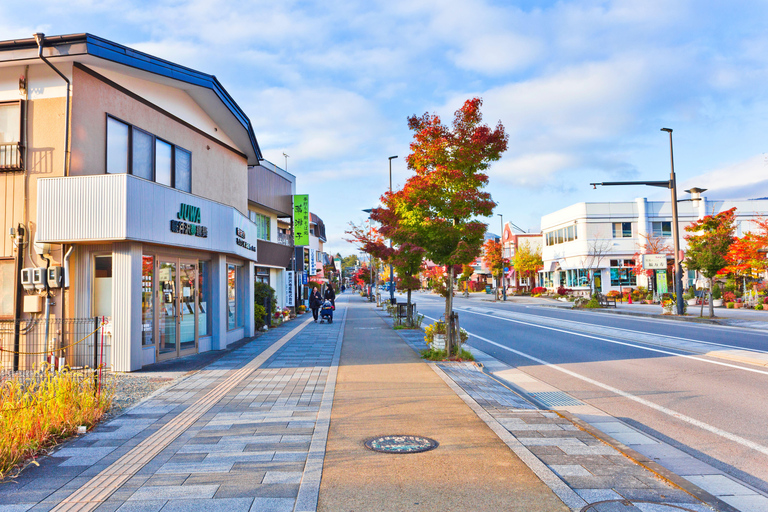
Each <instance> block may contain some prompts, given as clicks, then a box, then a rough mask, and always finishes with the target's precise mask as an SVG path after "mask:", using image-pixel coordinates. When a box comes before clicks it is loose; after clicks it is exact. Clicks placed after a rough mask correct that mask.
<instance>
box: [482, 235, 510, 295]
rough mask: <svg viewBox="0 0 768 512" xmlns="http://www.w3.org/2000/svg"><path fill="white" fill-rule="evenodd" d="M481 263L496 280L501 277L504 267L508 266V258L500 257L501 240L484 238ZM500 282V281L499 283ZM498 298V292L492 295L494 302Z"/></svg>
mask: <svg viewBox="0 0 768 512" xmlns="http://www.w3.org/2000/svg"><path fill="white" fill-rule="evenodd" d="M483 265H485V268H487V269H488V270H490V271H491V275H492V276H493V277H495V278H496V280H497V281H499V280H500V279H501V276H502V274H503V273H504V267H508V266H509V259H507V258H504V257H502V252H501V242H497V241H496V240H486V241H485V243H484V244H483ZM499 284H500V283H499ZM497 299H498V294H495V295H494V296H493V300H494V302H496V300H497Z"/></svg>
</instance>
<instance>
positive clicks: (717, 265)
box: [685, 208, 736, 318]
mask: <svg viewBox="0 0 768 512" xmlns="http://www.w3.org/2000/svg"><path fill="white" fill-rule="evenodd" d="M735 216H736V208H731V209H730V210H726V211H724V212H720V213H718V214H717V215H707V216H706V217H704V218H703V219H699V220H697V221H696V222H694V223H693V224H691V225H690V226H686V228H685V230H686V231H687V232H689V233H691V234H690V235H686V236H685V240H686V241H687V242H688V251H687V253H686V255H685V266H686V267H687V268H688V269H690V270H697V271H699V272H701V274H702V275H703V276H704V277H706V278H707V279H709V280H710V283H711V282H712V279H713V278H714V277H715V276H716V275H717V274H718V273H719V272H720V271H721V270H723V269H725V268H726V267H728V265H729V263H730V262H729V261H728V258H727V255H728V249H730V247H731V244H732V243H733V242H734V240H735V237H734V236H733V233H734V231H735V230H736V228H735V226H734V224H733V219H734V217H735ZM714 316H715V310H714V307H713V305H712V287H711V286H710V287H709V318H713V317H714Z"/></svg>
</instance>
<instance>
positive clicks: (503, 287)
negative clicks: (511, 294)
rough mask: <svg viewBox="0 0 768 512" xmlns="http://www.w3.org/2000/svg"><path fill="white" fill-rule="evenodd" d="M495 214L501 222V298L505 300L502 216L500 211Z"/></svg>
mask: <svg viewBox="0 0 768 512" xmlns="http://www.w3.org/2000/svg"><path fill="white" fill-rule="evenodd" d="M496 215H498V216H499V220H500V222H501V239H500V242H501V297H502V300H507V287H506V283H505V282H504V274H505V273H506V272H505V271H504V216H503V215H502V214H500V213H497V214H496Z"/></svg>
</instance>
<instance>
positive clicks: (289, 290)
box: [285, 270, 296, 307]
mask: <svg viewBox="0 0 768 512" xmlns="http://www.w3.org/2000/svg"><path fill="white" fill-rule="evenodd" d="M295 295H296V294H295V292H294V291H293V270H286V271H285V305H286V306H288V307H293V305H294V300H295Z"/></svg>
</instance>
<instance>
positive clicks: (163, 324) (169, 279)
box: [157, 260, 179, 360]
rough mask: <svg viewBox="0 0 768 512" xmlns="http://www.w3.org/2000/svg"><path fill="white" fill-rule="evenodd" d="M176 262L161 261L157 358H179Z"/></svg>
mask: <svg viewBox="0 0 768 512" xmlns="http://www.w3.org/2000/svg"><path fill="white" fill-rule="evenodd" d="M176 268H177V262H176V261H162V260H161V261H160V268H159V269H158V272H157V293H158V306H159V307H158V308H157V310H158V311H157V316H158V318H157V331H158V332H157V356H158V357H157V358H158V360H162V359H169V358H172V357H177V355H178V352H179V344H178V340H179V337H178V334H177V329H178V318H179V315H178V304H177V302H178V296H177V295H178V294H177V290H178V288H177V286H176Z"/></svg>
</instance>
